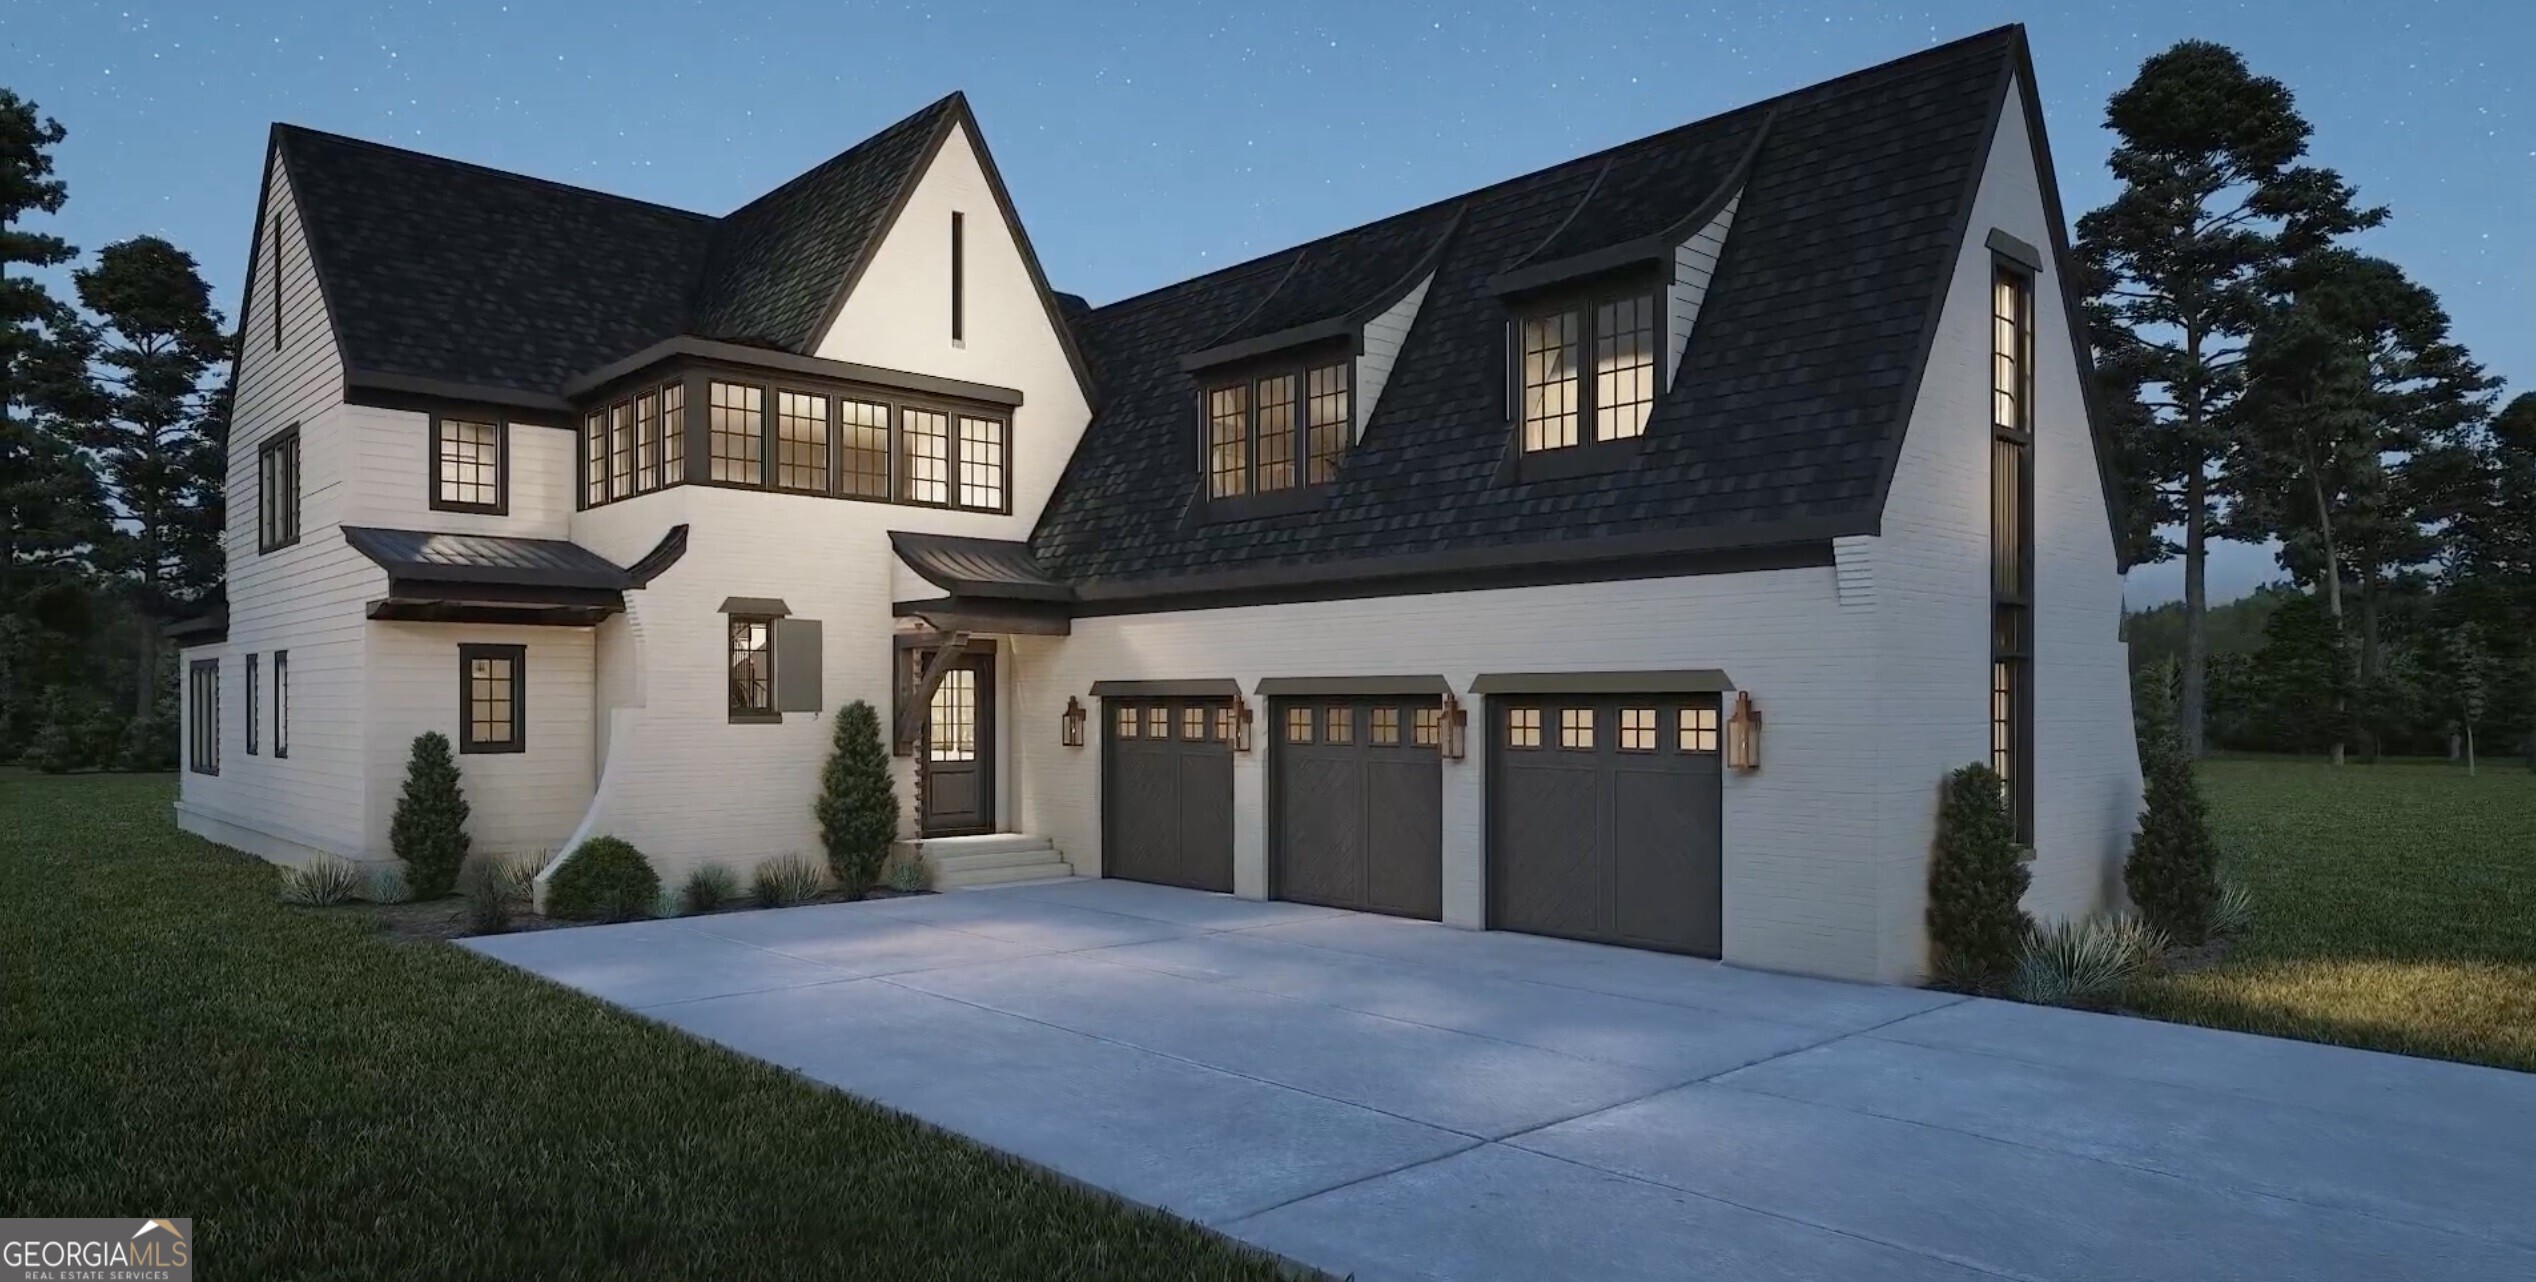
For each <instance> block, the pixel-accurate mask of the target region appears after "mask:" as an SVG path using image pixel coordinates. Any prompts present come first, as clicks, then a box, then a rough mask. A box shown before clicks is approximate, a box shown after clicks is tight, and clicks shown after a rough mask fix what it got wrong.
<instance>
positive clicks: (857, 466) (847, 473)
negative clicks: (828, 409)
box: [837, 399, 889, 499]
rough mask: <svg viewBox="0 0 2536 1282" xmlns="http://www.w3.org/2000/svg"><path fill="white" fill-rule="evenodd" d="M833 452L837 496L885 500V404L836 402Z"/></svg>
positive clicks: (887, 429) (886, 418) (886, 432)
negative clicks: (834, 445) (835, 459)
mask: <svg viewBox="0 0 2536 1282" xmlns="http://www.w3.org/2000/svg"><path fill="white" fill-rule="evenodd" d="M837 450H838V454H837V493H839V494H842V495H845V496H847V497H849V498H858V499H886V498H888V497H889V405H888V403H887V402H884V401H858V400H852V399H847V400H842V401H839V402H838V403H837Z"/></svg>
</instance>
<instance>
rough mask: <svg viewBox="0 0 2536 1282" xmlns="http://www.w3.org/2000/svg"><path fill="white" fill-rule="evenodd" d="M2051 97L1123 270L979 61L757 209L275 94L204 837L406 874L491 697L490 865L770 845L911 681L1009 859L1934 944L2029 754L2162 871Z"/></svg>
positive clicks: (1974, 62) (2097, 827) (1978, 58)
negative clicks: (1105, 299) (1052, 242)
mask: <svg viewBox="0 0 2536 1282" xmlns="http://www.w3.org/2000/svg"><path fill="white" fill-rule="evenodd" d="M2034 93H2035V90H2034V84H2033V78H2032V69H2031V63H2030V59H2029V58H2028V56H2027V54H2026V50H2025V44H2024V39H2023V35H2022V32H2021V31H2019V30H2018V29H2015V28H2008V29H2003V30H2001V31H1996V32H1991V33H1987V34H1985V35H1982V36H1978V37H1974V38H1972V39H1969V40H1965V41H1961V42H1957V43H1955V44H1952V45H1947V46H1942V47H1939V48H1936V49H1932V50H1929V51H1926V52H1923V53H1920V54H1916V55H1913V56H1911V57H1909V58H1905V59H1903V60H1900V61H1898V62H1894V63H1890V64H1886V65H1884V66H1881V67H1876V68H1871V69H1868V70H1866V71H1862V72H1859V73H1856V74H1853V75H1850V76H1846V77H1842V78H1840V79H1838V80H1834V81H1830V82H1826V83H1824V84H1821V85H1816V86H1811V87H1808V88H1805V89H1801V90H1798V91H1796V92H1794V93H1791V94H1788V95H1785V96H1782V97H1780V98H1776V99H1772V100H1770V101H1768V102H1764V103H1758V104H1755V105H1753V106H1751V107H1748V108H1745V109H1742V110H1739V111H1735V112H1730V113H1728V114H1726V115H1723V116H1719V117H1715V118H1712V119H1709V120H1704V121H1700V122H1696V123H1693V124H1690V125H1686V126H1683V127H1682V128H1679V129H1676V130H1672V131H1669V132H1667V133H1664V134H1659V135H1656V136H1654V137H1651V138H1647V139H1641V140H1639V141H1636V142H1631V143H1626V144H1623V145H1621V146H1619V147H1616V148H1613V149H1611V150H1609V151H1606V152H1601V153H1597V154H1595V155H1592V156H1587V157H1583V158H1580V159H1578V160H1575V161H1571V162H1567V163H1565V164H1562V165H1558V166H1554V167H1552V168H1550V169H1547V170H1542V171H1540V172H1537V173H1533V174H1528V175H1524V176H1522V177H1518V178H1514V179H1511V180H1508V181H1506V182H1503V183H1500V184H1497V185H1495V186H1492V187H1488V188H1484V189H1482V190H1479V191H1475V192H1470V193H1466V194H1464V195H1462V196H1458V197H1455V198H1453V199H1450V200H1446V201H1442V202H1439V203H1437V204H1435V205H1431V206H1428V207H1426V208H1423V209H1419V210H1413V211H1409V212H1407V213H1404V214H1401V215H1398V216H1396V217H1393V218H1388V219H1384V220H1382V221H1379V222H1376V223H1372V224H1368V225H1366V226H1364V227H1360V228H1355V229H1351V230H1349V231H1345V232H1341V233H1338V234H1337V235H1334V236H1331V237H1327V238H1324V239H1322V240H1319V241H1315V242H1313V243H1311V244H1308V245H1304V246H1300V247H1297V248H1295V249H1291V250H1286V251H1281V252H1279V253H1276V254H1271V255H1268V256H1265V257H1263V258H1259V259H1256V260H1253V261H1251V262H1248V263H1243V264H1240V265H1237V266H1234V267H1229V268H1225V269H1223V270H1220V271H1217V272H1213V273H1209V274H1208V275H1206V276H1202V277H1199V278H1196V279H1193V280H1190V281H1185V282H1182V283H1179V284H1176V285H1172V286H1168V287H1166V288H1164V289H1161V290H1157V291H1154V292H1152V293H1149V294H1145V295H1140V296H1138V297H1135V298H1131V299H1126V300H1122V301H1119V302H1115V303H1111V304H1109V305H1106V306H1103V307H1099V308H1092V307H1088V306H1086V305H1085V304H1083V303H1082V301H1081V300H1079V299H1074V298H1071V297H1068V296H1065V295H1061V294H1056V293H1053V292H1052V291H1051V290H1050V289H1049V288H1048V285H1047V282H1046V281H1045V279H1044V278H1043V276H1042V273H1041V271H1040V268H1039V264H1038V262H1037V259H1036V257H1035V255H1034V254H1033V252H1032V250H1031V248H1030V244H1029V241H1028V238H1027V236H1026V235H1025V233H1024V231H1023V228H1022V224H1021V222H1020V220H1019V218H1018V217H1017V216H1016V214H1015V212H1014V210H1013V208H1012V204H1011V201H1010V199H1009V197H1008V196H1007V195H1006V193H1005V191H1004V189H1003V186H1002V183H1001V181H1000V180H999V179H998V178H997V176H996V173H995V168H994V163H993V160H992V159H991V157H990V156H989V155H988V152H987V149H986V145H985V142H984V139H983V137H982V136H981V134H980V132H979V130H978V127H977V124H976V122H975V120H974V118H973V117H972V116H971V114H970V112H969V110H968V107H967V104H966V103H965V101H964V100H962V99H960V98H959V97H957V96H954V97H952V98H949V99H946V100H944V101H942V102H940V103H936V104H934V105H933V106H931V107H928V108H926V109H925V110H924V111H922V112H919V113H917V114H916V115H914V116H911V117H909V118H908V119H906V120H904V121H901V122H899V123H897V124H894V125H892V126H890V127H889V128H887V129H885V130H883V131H881V132H880V133H878V134H876V135H874V136H873V137H871V138H870V139H867V140H865V141H864V142H862V143H860V144H858V145H857V146H855V147H854V148H852V149H851V150H849V151H847V152H845V153H843V154H841V155H839V156H838V157H836V158H835V159H833V160H831V161H829V162H827V163H826V164H823V165H821V166H819V167H818V168H816V169H814V170H812V171H811V172H809V173H807V174H804V175H802V176H801V177H800V178H798V179H796V180H794V181H793V182H790V183H787V184H786V185H785V186H783V187H781V188H778V189H777V190H775V191H773V192H770V193H768V194H767V195H766V196H765V197H763V198H761V199H759V200H757V201H754V202H751V203H750V204H749V205H747V206H744V207H743V208H741V209H739V210H736V211H734V212H732V213H731V214H729V215H726V216H723V217H719V218H715V217H708V216H704V215H698V214H692V213H687V212H684V211H680V210H675V209H667V208H663V207H660V206H655V205H648V204H642V203H639V202H634V201H629V200H624V199H621V198H618V197H613V196H607V195H604V194H600V193H595V192H590V191H585V190H580V189H575V188H570V187H564V186H560V185H556V184H551V183H546V182H542V181H539V180H536V179H531V178H524V177H520V176H517V175H511V174H504V173H499V172H496V171H491V170H486V169H481V168H477V167H474V166H469V165H464V164H460V163H457V162H453V161H448V160H443V159H438V158H434V157H428V156H421V155H417V154H414V153H410V152H403V151H397V150H394V149H390V148H386V147H380V146H376V145H373V144H368V143H362V142H356V141H353V140H350V139H345V138H340V137H335V136H332V135H326V134H320V133H315V132H311V131H308V130H303V129H298V128H293V127H287V126H278V127H276V129H275V131H274V137H273V143H272V146H271V149H270V152H269V154H268V156H267V159H266V165H265V175H266V177H265V190H264V198H263V201H262V205H261V208H260V210H259V212H258V216H257V222H256V233H255V237H256V239H255V245H256V248H255V252H254V255H253V258H252V261H251V265H250V272H251V277H252V279H251V281H250V285H249V291H248V301H247V305H246V308H245V319H244V322H243V325H244V331H245V332H244V343H243V350H242V354H241V356H240V359H239V370H238V375H239V390H238V401H237V408H236V418H235V427H234V429H233V433H232V437H231V446H230V448H231V459H230V463H231V468H230V477H231V480H230V494H231V500H232V501H231V504H230V511H231V528H230V530H229V538H228V547H229V565H230V589H229V602H230V605H229V609H228V612H227V615H226V617H225V620H206V621H204V622H203V623H202V624H200V625H198V626H197V627H195V628H194V629H193V630H192V631H191V632H189V633H188V634H187V635H186V636H185V637H184V640H185V641H186V642H187V649H186V651H185V657H186V660H187V681H188V690H187V694H188V697H187V736H186V738H187V756H186V763H187V767H188V768H187V770H186V772H185V774H184V775H183V791H182V797H181V799H180V801H179V802H178V805H177V813H178V818H179V821H180V822H181V823H182V824H183V825H184V826H186V827H187V828H189V829H191V830H193V831H196V832H200V833H203V834H205V835H207V836H210V837H213V838H215V839H217V840H220V841H223V842H227V843H229V844H232V845H235V846H238V847H239V848H241V849H245V850H249V851H252V852H255V853H257V854H260V855H263V856H265V857H267V858H271V859H277V860H285V861H297V860H303V859H306V858H310V857H313V856H314V855H316V854H319V853H327V854H333V855H337V856H341V857H345V858H349V859H353V860H357V861H364V862H377V861H384V860H388V859H390V858H392V855H391V853H390V850H389V846H388V838H387V832H388V821H389V816H390V814H391V813H392V810H393V807H394V805H395V800H396V795H397V792H398V788H399V785H400V782H401V779H402V774H403V770H404V763H405V760H406V755H407V752H408V746H409V744H410V743H411V741H412V739H413V738H414V736H415V735H417V734H419V733H421V732H424V731H427V730H437V731H440V732H442V733H445V734H447V735H448V736H449V737H450V739H451V740H452V742H453V743H456V744H458V745H459V746H460V749H461V755H460V757H459V761H460V763H461V771H462V774H463V776H464V784H465V787H466V790H467V794H468V798H469V801H470V803H471V805H472V807H473V820H472V832H473V835H474V839H475V844H476V846H477V848H479V849H484V850H493V851H503V852H512V851H517V852H529V851H549V852H553V854H554V856H555V859H556V861H558V862H560V861H561V860H564V859H568V858H569V852H570V850H571V849H572V847H573V845H574V844H575V843H576V842H578V841H580V840H581V839H583V838H586V837H588V836H592V835H597V834H602V833H605V834H613V835H617V836H621V837H624V838H626V839H628V840H630V841H632V842H633V843H634V844H636V845H637V846H638V847H640V848H641V849H643V850H644V851H645V852H646V853H647V854H648V855H649V856H650V857H651V858H652V860H653V861H654V863H655V864H656V865H657V866H658V867H659V868H660V870H661V872H662V874H663V877H664V880H669V881H675V880H676V879H677V878H678V877H680V876H682V875H683V874H684V872H685V871H686V870H688V869H689V868H691V867H693V866H695V865H697V864H699V863H703V862H722V863H726V864H729V865H731V866H732V867H733V868H734V869H735V870H737V871H740V872H742V873H743V874H744V873H745V872H746V871H747V869H748V868H749V867H750V866H751V865H753V864H754V863H755V862H756V861H758V860H759V859H762V858H764V857H767V856H769V855H773V854H778V853H783V852H792V851H797V852H803V853H815V852H816V851H817V834H816V831H815V826H814V824H813V821H812V819H811V812H810V802H811V798H812V792H813V787H814V783H815V779H816V776H817V772H818V769H819V766H820V764H821V760H822V757H823V754H824V753H825V751H826V747H827V743H828V739H829V736H830V734H831V732H832V729H833V725H832V720H831V717H832V715H833V714H834V713H835V712H836V710H838V709H839V708H841V707H843V706H844V705H846V704H847V703H849V702H851V701H853V700H856V699H863V700H868V701H870V702H872V703H873V704H874V705H875V706H876V707H878V708H879V709H880V710H881V711H882V713H883V716H884V719H885V722H886V723H887V724H888V725H890V726H891V727H892V729H893V730H896V731H900V732H902V733H900V734H898V735H896V736H894V737H897V738H899V739H901V742H899V743H898V744H896V745H895V747H896V748H897V749H898V750H899V754H900V755H899V756H898V758H897V759H898V761H899V769H900V778H899V783H900V792H901V796H902V798H904V799H905V800H906V801H907V803H908V813H907V814H906V816H905V817H904V824H905V835H906V837H907V838H908V839H910V840H911V841H916V842H919V843H921V845H922V847H923V848H924V849H925V850H926V852H927V854H928V855H929V857H931V858H933V859H934V860H935V861H936V863H937V866H938V867H940V868H943V869H945V870H947V871H948V872H949V873H950V874H951V875H952V879H953V880H963V881H980V880H990V879H993V878H995V877H1019V876H1029V875H1049V874H1058V875H1062V874H1067V873H1071V874H1072V875H1078V876H1125V877H1134V878H1140V879H1146V880H1156V881H1164V882H1170V883H1175V884H1181V885H1188V886H1193V887H1197V888H1201V889H1211V890H1224V891H1230V892H1232V893H1235V894H1239V895H1244V896H1251V897H1290V898H1299V899H1308V900H1312V901H1315V902H1324V903H1333V904H1338V905H1341V906H1347V907H1358V908H1366V909H1371V910H1375V911H1385V912H1396V913H1402V914H1406V915H1412V916H1426V917H1434V918H1438V919H1440V920H1442V921H1445V922H1447V923H1450V924H1453V925H1457V926H1466V927H1472V928H1495V929H1516V930H1533V931H1540V932H1545V933H1553V934H1562V935H1569V936H1576V937H1582V938H1589V939H1600V940H1605V941H1608V942H1616V943H1623V944H1631V945H1637V946H1644V947H1656V948H1666V949H1673V950H1678V951H1686V952H1695V953H1703V954H1707V955H1714V956H1722V957H1724V958H1725V959H1726V960H1728V961H1733V962H1740V963H1744V964H1749V965H1755V966H1765V967H1771V968H1778V969H1788V970H1799V971H1808V972H1815V973H1822V974H1831V975H1840V976H1847V977H1854V978H1861V979H1880V980H1896V981H1907V980H1911V979H1914V978H1917V977H1919V976H1920V975H1921V974H1923V973H1924V971H1925V968H1926V960H1927V959H1926V944H1925V931H1924V929H1923V926H1922V917H1923V912H1924V907H1925V893H1924V892H1925V885H1926V878H1927V861H1928V856H1929V847H1930V842H1931V838H1932V835H1933V824H1934V815H1935V809H1936V798H1937V788H1938V784H1939V781H1940V779H1941V778H1942V776H1943V775H1944V774H1945V773H1946V772H1947V771H1948V770H1951V769H1953V768H1955V767H1957V766H1960V765H1963V764H1965V763H1967V762H1970V761H1974V760H1983V761H1991V762H1993V763H1994V764H1996V765H1997V766H1998V767H1999V768H2000V769H2001V770H2002V772H2003V773H2004V774H2006V775H2007V776H2008V777H2009V778H2010V780H2011V785H2010V792H2011V795H2012V797H2013V799H2014V807H2013V808H2014V809H2015V811H2016V813H2017V819H2018V823H2019V825H2020V827H2021V829H2022V830H2023V831H2024V832H2025V834H2026V835H2027V838H2028V840H2029V841H2030V842H2031V844H2032V845H2033V847H2034V850H2035V862H2034V885H2033V889H2032V891H2031V893H2030V895H2029V897H2028V906H2029V908H2031V909H2032V910H2034V911H2035V912H2037V913H2039V914H2043V915H2047V916H2050V915H2062V914H2071V913H2078V912H2084V911H2088V910H2091V909H2094V908H2097V907H2100V906H2102V905H2104V904H2106V903H2107V902H2108V901H2109V900H2110V899H2111V898H2112V897H2113V896H2115V895H2116V894H2118V889H2117V888H2118V884H2119V866H2120V860H2121V857H2122V854H2123V852H2124V849H2125V847H2126V844H2127V841H2128V836H2129V833H2130V831H2131V828H2132V826H2133V823H2134V821H2135V815H2136V811H2137V808H2138V800H2139V770H2138V764H2137V761H2136V759H2135V757H2134V755H2133V751H2132V746H2131V733H2130V713H2129V696H2128V688H2127V684H2126V682H2125V680H2124V675H2123V663H2122V651H2121V647H2120V644H2119V642H2118V640H2117V635H2116V629H2117V626H2118V622H2119V616H2120V580H2119V571H2120V567H2119V565H2118V564H2117V559H2116V552H2115V545H2114V540H2113V535H2112V520H2111V512H2110V509H2109V506H2108V504H2109V500H2108V497H2107V496H2108V487H2107V485H2106V480H2107V478H2106V477H2105V475H2104V474H2103V472H2102V470H2101V469H2102V467H2103V463H2104V459H2105V454H2104V452H2103V450H2102V448H2101V445H2102V441H2103V425H2102V424H2101V423H2100V422H2098V421H2097V420H2096V418H2095V417H2094V416H2093V415H2092V414H2091V412H2090V408H2089V403H2088V402H2089V397H2088V393H2087V390H2086V389H2087V373H2086V366H2085V355H2084V350H2083V347H2082V345H2081V344H2080V342H2079V340H2078V336H2077V335H2076V334H2074V333H2073V331H2072V318H2073V316H2074V314H2075V313H2074V311H2073V309H2072V306H2071V301H2070V299H2069V298H2068V296H2067V294H2066V290H2065V282H2066V267H2067V261H2068V259H2067V246H2066V237H2065V232H2064V223H2063V216H2062V211H2061V209H2060V206H2059V199H2058V195H2057V190H2056V185H2055V182H2054V179H2053V175H2052V171H2051V167H2050V162H2049V156H2048V152H2047V149H2046V148H2045V146H2044V143H2043V139H2042V133H2041V124H2040V122H2041V114H2040V112H2039V110H2038V108H2037V104H2036V101H2035V98H2034ZM1738 709H1745V710H1749V711H1750V712H1754V713H1757V714H1758V721H1757V726H1758V729H1757V730H1754V727H1755V725H1756V723H1755V722H1754V721H1750V720H1745V719H1741V718H1739V717H1738ZM1748 730H1754V733H1753V734H1752V736H1751V738H1750V739H1749V740H1747V739H1743V738H1739V736H1742V735H1744V734H1745V732H1746V731H1748ZM1754 741H1757V743H1755V746H1751V747H1749V748H1746V744H1747V743H1754ZM1739 748H1745V752H1744V755H1743V757H1742V758H1739V757H1738V753H1737V750H1738V749H1739Z"/></svg>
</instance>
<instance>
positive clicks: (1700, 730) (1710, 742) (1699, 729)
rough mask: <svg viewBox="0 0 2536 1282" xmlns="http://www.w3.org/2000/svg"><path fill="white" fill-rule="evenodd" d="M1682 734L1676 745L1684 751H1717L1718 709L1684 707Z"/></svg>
mask: <svg viewBox="0 0 2536 1282" xmlns="http://www.w3.org/2000/svg"><path fill="white" fill-rule="evenodd" d="M1681 734H1682V738H1681V741H1680V743H1679V744H1677V745H1676V746H1677V747H1679V748H1680V749H1681V750H1682V751H1683V752H1715V751H1717V709H1715V708H1684V709H1682V725H1681Z"/></svg>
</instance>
